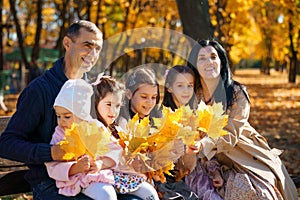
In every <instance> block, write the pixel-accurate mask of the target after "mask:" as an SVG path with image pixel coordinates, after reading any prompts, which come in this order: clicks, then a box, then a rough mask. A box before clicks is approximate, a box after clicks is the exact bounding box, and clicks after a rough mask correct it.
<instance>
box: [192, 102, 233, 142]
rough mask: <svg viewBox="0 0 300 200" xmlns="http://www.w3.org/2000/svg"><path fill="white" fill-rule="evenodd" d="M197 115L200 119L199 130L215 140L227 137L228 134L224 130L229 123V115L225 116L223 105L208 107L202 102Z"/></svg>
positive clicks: (216, 104)
mask: <svg viewBox="0 0 300 200" xmlns="http://www.w3.org/2000/svg"><path fill="white" fill-rule="evenodd" d="M197 114H198V117H199V124H198V129H199V130H201V131H203V132H206V133H207V135H208V136H209V137H211V138H213V139H215V138H218V137H221V136H223V135H227V134H228V132H227V131H225V130H223V128H224V127H225V126H226V124H227V121H228V115H226V114H224V110H223V105H222V103H221V102H220V103H214V104H213V105H206V104H205V103H204V102H202V101H201V102H200V104H199V106H198V109H197Z"/></svg>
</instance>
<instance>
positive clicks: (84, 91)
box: [53, 79, 93, 121]
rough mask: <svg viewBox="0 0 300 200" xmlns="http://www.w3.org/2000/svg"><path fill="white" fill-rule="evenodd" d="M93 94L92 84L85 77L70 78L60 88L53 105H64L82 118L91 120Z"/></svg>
mask: <svg viewBox="0 0 300 200" xmlns="http://www.w3.org/2000/svg"><path fill="white" fill-rule="evenodd" d="M92 95H93V88H92V86H91V85H90V84H88V83H87V82H86V81H84V80H83V79H73V80H68V81H66V82H65V84H64V85H63V86H62V88H61V89H60V92H59V93H58V95H57V97H56V99H55V102H54V105H53V107H55V106H61V107H64V108H66V109H67V110H69V111H70V112H72V113H73V114H74V115H76V116H77V117H79V118H80V119H83V120H86V121H91V120H92V117H91V115H90V111H91V96H92Z"/></svg>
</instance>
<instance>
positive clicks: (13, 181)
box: [0, 117, 31, 196]
mask: <svg viewBox="0 0 300 200" xmlns="http://www.w3.org/2000/svg"><path fill="white" fill-rule="evenodd" d="M9 119H10V117H0V135H1V134H2V132H3V131H4V129H5V128H6V126H7V123H8V121H9ZM27 170H28V168H27V167H26V166H25V164H24V163H20V162H15V161H11V160H7V159H4V158H0V196H5V195H10V194H18V193H26V192H30V191H31V188H30V185H29V183H28V182H27V181H26V180H25V179H24V174H25V173H26V172H27Z"/></svg>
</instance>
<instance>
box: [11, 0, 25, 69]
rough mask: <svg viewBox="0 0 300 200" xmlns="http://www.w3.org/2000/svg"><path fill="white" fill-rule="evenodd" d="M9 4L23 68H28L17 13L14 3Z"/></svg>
mask: <svg viewBox="0 0 300 200" xmlns="http://www.w3.org/2000/svg"><path fill="white" fill-rule="evenodd" d="M9 4H10V11H11V13H12V15H13V18H14V23H15V25H16V31H17V37H18V41H19V47H20V52H21V57H22V60H23V63H24V64H25V66H28V65H29V63H28V61H27V58H26V54H25V49H24V46H23V34H22V30H21V26H20V23H19V19H18V16H17V11H16V8H15V4H16V3H15V1H14V0H9Z"/></svg>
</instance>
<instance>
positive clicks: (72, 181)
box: [45, 126, 122, 196]
mask: <svg viewBox="0 0 300 200" xmlns="http://www.w3.org/2000/svg"><path fill="white" fill-rule="evenodd" d="M64 135H65V133H64V130H63V129H62V128H60V127H59V126H57V127H56V128H55V132H54V134H53V136H52V140H51V142H50V144H56V143H58V142H59V141H61V140H63V138H64ZM112 140H113V139H112ZM109 148H110V151H109V152H108V153H107V154H105V157H109V158H111V159H112V160H113V161H114V162H115V167H116V166H117V165H118V163H119V160H120V157H121V155H122V148H121V147H120V146H119V145H118V144H117V143H116V142H115V141H112V142H111V143H110V144H109ZM96 162H97V160H96ZM98 162H99V160H98ZM101 162H102V161H101ZM75 163H76V161H69V162H60V161H58V162H57V161H53V162H47V163H45V165H46V167H47V171H48V174H49V176H50V177H51V178H53V179H55V180H56V186H57V188H58V189H59V190H58V193H59V194H62V195H65V196H75V195H77V194H78V193H80V191H81V189H82V188H87V187H88V185H89V184H90V183H92V182H102V183H109V184H114V176H113V173H112V170H110V169H104V170H99V171H98V172H97V173H78V174H75V175H72V176H69V170H70V168H71V166H72V165H73V164H75Z"/></svg>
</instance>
